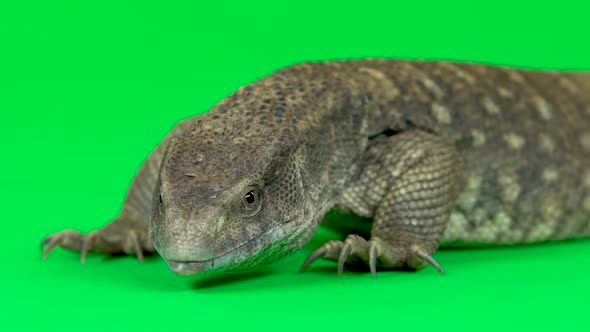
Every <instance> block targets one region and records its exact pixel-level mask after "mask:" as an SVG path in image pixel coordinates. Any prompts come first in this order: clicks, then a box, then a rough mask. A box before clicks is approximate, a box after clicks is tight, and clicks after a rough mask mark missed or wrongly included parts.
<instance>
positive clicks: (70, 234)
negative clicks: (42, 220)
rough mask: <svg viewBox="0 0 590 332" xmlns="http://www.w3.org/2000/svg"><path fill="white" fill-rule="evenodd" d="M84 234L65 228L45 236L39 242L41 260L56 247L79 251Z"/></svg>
mask: <svg viewBox="0 0 590 332" xmlns="http://www.w3.org/2000/svg"><path fill="white" fill-rule="evenodd" d="M83 238H84V235H82V233H80V232H78V231H75V230H73V229H67V230H64V231H61V232H57V233H54V234H51V235H49V236H47V237H46V238H45V239H43V241H42V242H41V248H42V249H43V260H45V259H47V256H49V253H51V252H52V251H53V249H55V248H57V247H63V248H66V249H70V250H76V251H79V250H80V249H81V248H82V242H83Z"/></svg>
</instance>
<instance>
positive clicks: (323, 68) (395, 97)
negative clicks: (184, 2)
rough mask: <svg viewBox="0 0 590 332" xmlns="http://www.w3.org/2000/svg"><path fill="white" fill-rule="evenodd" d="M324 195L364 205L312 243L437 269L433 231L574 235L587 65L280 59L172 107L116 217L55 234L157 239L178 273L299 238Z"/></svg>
mask: <svg viewBox="0 0 590 332" xmlns="http://www.w3.org/2000/svg"><path fill="white" fill-rule="evenodd" d="M331 210H339V211H343V212H345V213H350V214H354V215H358V216H361V217H366V218H368V219H370V220H372V224H371V227H372V229H371V234H370V237H367V238H365V237H362V236H359V235H357V234H350V235H348V236H347V237H346V238H345V239H344V240H343V241H340V240H332V241H329V242H327V243H325V244H324V245H322V246H320V247H319V248H317V249H316V250H315V251H313V253H312V254H311V255H310V256H309V258H308V259H307V260H306V261H305V263H304V265H303V268H302V269H301V270H302V271H303V270H304V269H305V268H306V267H307V266H309V264H311V263H312V262H313V261H315V260H316V259H318V258H325V259H328V260H332V261H335V262H337V263H338V264H337V272H338V274H339V275H341V274H342V272H343V269H344V267H345V266H348V265H349V264H362V265H364V266H367V267H368V270H370V272H371V274H372V275H373V277H375V275H376V272H377V269H390V268H409V269H416V270H417V269H421V268H423V267H425V266H427V265H432V266H434V267H435V268H436V269H438V270H439V271H440V272H441V273H443V272H444V270H443V268H442V267H441V266H440V264H439V263H438V262H437V261H436V260H435V259H434V258H433V254H434V252H435V251H436V250H437V249H438V248H439V246H441V245H445V244H465V243H483V244H514V243H528V242H539V241H548V240H559V239H565V238H576V237H583V236H587V235H590V74H589V73H586V72H576V71H550V70H531V69H522V68H514V67H508V66H497V65H486V64H478V63H468V62H453V61H437V60H403V59H362V60H340V61H326V62H307V63H301V64H296V65H292V66H289V67H286V68H283V69H281V70H278V71H276V72H274V73H272V74H271V75H269V76H266V77H264V78H262V79H260V80H257V81H255V82H253V83H251V84H248V85H246V86H243V87H241V88H240V89H238V90H237V91H236V92H234V93H233V94H231V95H230V96H228V97H227V98H225V99H223V100H222V101H221V102H219V104H217V105H216V106H214V107H213V108H212V109H211V110H210V111H209V112H207V113H205V114H203V115H198V116H195V117H193V118H190V119H186V120H183V121H181V122H179V123H178V124H177V126H176V127H175V128H174V129H173V130H172V131H171V132H170V133H169V134H168V135H167V136H166V137H165V138H164V139H163V140H162V142H161V143H160V144H159V145H158V146H157V147H156V148H155V150H154V151H153V152H152V153H151V154H150V155H149V157H148V158H147V160H146V161H145V163H144V164H143V165H142V166H141V168H140V169H139V170H138V172H137V174H136V176H135V178H134V180H133V182H132V183H131V185H130V188H129V189H128V193H127V196H126V198H125V201H124V204H123V207H122V210H121V212H120V215H119V216H118V217H117V218H115V219H114V220H113V221H112V222H110V223H109V224H108V225H106V226H105V227H104V228H102V229H99V230H95V231H92V232H90V233H88V234H82V233H80V232H78V231H76V230H73V229H68V230H64V231H60V232H57V233H53V234H51V235H49V236H47V237H46V238H45V239H44V240H43V242H42V246H43V248H44V252H43V259H46V258H47V255H48V254H49V253H50V252H51V251H52V250H53V249H55V248H56V247H63V248H66V249H70V250H74V251H79V252H81V261H82V263H84V261H85V259H86V256H87V253H88V252H89V251H96V252H102V253H125V254H134V255H136V256H137V257H138V259H139V260H140V261H143V255H144V253H155V252H157V253H159V254H160V255H161V257H162V258H163V259H164V260H165V261H166V263H167V264H168V266H169V267H170V268H171V269H172V270H173V271H174V272H175V273H177V274H180V275H192V274H196V273H204V272H211V271H227V270H238V269H244V268H249V267H253V266H257V265H261V264H267V263H271V262H274V261H276V260H278V259H280V258H282V257H284V256H287V255H289V254H291V253H293V252H295V251H296V250H298V249H299V248H301V247H303V246H304V245H305V244H306V243H307V242H308V240H309V239H310V237H311V236H312V234H313V233H314V231H315V230H316V229H317V227H318V226H319V225H320V223H321V221H322V219H323V217H324V215H325V214H326V213H327V212H329V211H331Z"/></svg>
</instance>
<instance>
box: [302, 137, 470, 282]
mask: <svg viewBox="0 0 590 332" xmlns="http://www.w3.org/2000/svg"><path fill="white" fill-rule="evenodd" d="M461 170H462V163H461V160H460V158H459V156H458V153H457V151H456V149H455V147H454V146H453V145H452V144H450V143H449V142H447V141H444V140H442V139H440V138H439V137H438V136H436V135H433V134H430V133H426V132H423V131H420V130H412V131H408V132H403V133H400V134H397V135H393V136H391V137H383V138H380V139H379V140H376V141H375V142H374V143H372V146H371V147H369V149H368V150H367V152H366V158H365V162H364V163H363V165H362V167H361V170H360V174H359V176H358V177H356V178H355V180H353V181H352V183H351V184H350V186H349V187H348V189H346V190H345V192H344V194H343V196H342V197H343V198H342V200H341V202H340V203H339V205H341V206H342V207H344V208H348V209H349V210H351V211H352V212H354V213H357V214H361V215H363V214H364V215H368V213H367V211H371V212H370V213H371V214H372V216H373V217H374V222H373V229H372V232H371V238H370V239H369V240H368V241H367V240H365V239H363V238H362V237H360V236H358V235H349V236H348V237H347V238H346V240H344V241H330V242H328V243H326V244H324V245H323V246H321V247H320V248H319V249H317V250H316V251H314V252H313V253H312V254H311V255H310V256H309V258H308V259H307V261H306V262H305V264H304V266H303V269H305V268H306V267H307V266H308V265H309V264H311V263H312V262H313V261H314V260H316V259H318V258H320V257H323V258H326V259H329V260H333V261H337V262H338V273H339V274H341V273H342V271H343V268H344V265H345V264H349V263H358V262H359V261H362V262H364V263H366V264H367V265H369V268H370V270H371V273H372V275H373V276H375V275H376V271H377V267H381V268H398V267H409V268H412V269H420V268H422V267H424V266H426V265H428V264H430V265H432V266H434V267H435V268H436V269H438V270H439V271H440V272H441V273H443V272H444V271H443V269H442V267H441V266H440V264H438V263H437V262H436V260H434V258H432V254H433V253H434V251H435V250H436V249H437V247H438V240H439V238H440V236H441V234H442V233H443V231H444V229H445V226H446V223H447V220H448V216H449V214H450V212H451V209H452V207H453V206H454V203H455V200H456V197H457V192H458V189H459V184H460V182H461V181H460V174H461Z"/></svg>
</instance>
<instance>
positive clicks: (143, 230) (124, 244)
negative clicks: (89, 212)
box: [42, 120, 191, 263]
mask: <svg viewBox="0 0 590 332" xmlns="http://www.w3.org/2000/svg"><path fill="white" fill-rule="evenodd" d="M190 122H191V121H190V120H184V121H181V122H180V123H178V125H176V127H175V128H174V129H173V130H172V131H171V132H170V133H169V134H168V135H167V136H166V137H165V138H164V139H163V140H162V142H161V143H160V144H159V145H158V146H157V147H156V149H154V151H153V152H152V153H151V154H150V155H149V157H148V158H147V160H146V161H145V162H144V163H143V165H142V166H141V168H140V169H139V171H138V172H137V174H136V176H135V178H134V179H133V182H132V183H131V186H130V187H129V190H128V191H127V196H126V197H125V202H124V203H123V208H122V210H121V213H120V215H119V216H118V217H117V218H116V219H115V220H113V221H111V222H110V223H109V224H108V225H106V226H105V227H103V228H101V229H99V230H95V231H92V232H90V233H88V234H82V233H80V232H78V231H76V230H73V229H68V230H64V231H60V232H57V233H54V234H51V235H49V236H47V237H46V238H45V239H43V242H42V247H43V259H46V258H47V256H48V255H49V253H50V252H51V251H53V249H55V248H57V247H62V248H65V249H69V250H73V251H79V252H80V253H81V255H80V260H81V262H82V263H84V262H85V261H86V255H87V253H88V252H89V251H97V252H102V253H108V254H117V253H125V254H135V255H136V256H137V258H138V259H139V261H142V262H143V254H144V252H147V253H153V252H155V249H154V246H153V245H152V243H151V241H150V238H149V234H148V218H149V214H150V213H151V208H152V204H153V200H154V197H153V195H154V189H155V185H156V181H157V179H158V174H159V171H160V164H161V161H162V157H163V155H164V152H165V150H166V147H167V146H168V142H169V141H170V139H172V138H173V137H176V136H178V135H180V134H181V133H182V132H184V131H185V130H186V129H187V128H188V126H189V125H190Z"/></svg>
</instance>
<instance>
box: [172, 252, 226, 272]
mask: <svg viewBox="0 0 590 332" xmlns="http://www.w3.org/2000/svg"><path fill="white" fill-rule="evenodd" d="M222 256H223V255H222ZM219 257H221V256H218V257H215V258H212V259H208V260H206V261H167V262H166V263H168V267H170V269H171V270H172V271H174V273H176V274H178V275H184V276H190V275H193V274H197V273H200V272H203V271H206V270H209V269H211V268H213V261H214V260H215V259H216V258H219Z"/></svg>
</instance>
